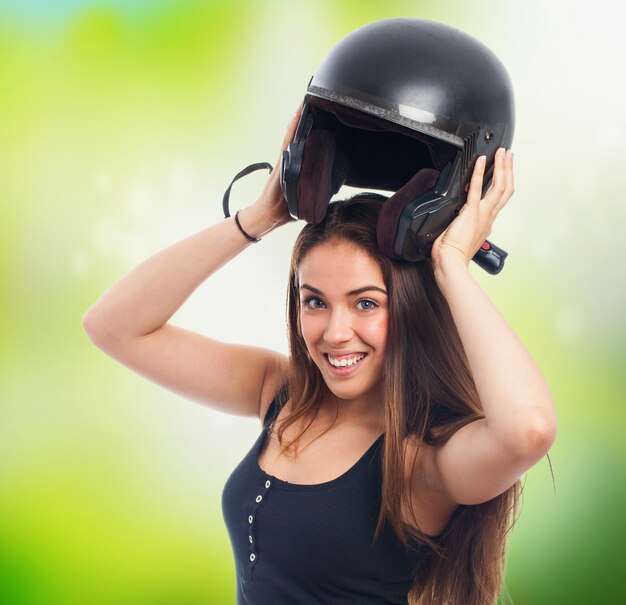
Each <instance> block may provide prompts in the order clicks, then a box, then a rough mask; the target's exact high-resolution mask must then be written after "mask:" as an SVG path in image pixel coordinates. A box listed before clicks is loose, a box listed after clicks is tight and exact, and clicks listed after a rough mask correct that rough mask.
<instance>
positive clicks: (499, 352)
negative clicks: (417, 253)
mask: <svg viewBox="0 0 626 605" xmlns="http://www.w3.org/2000/svg"><path fill="white" fill-rule="evenodd" d="M495 161H496V165H495V171H494V180H493V183H492V185H491V187H490V189H489V190H488V191H487V193H486V194H485V197H484V198H482V199H481V197H480V196H481V189H482V179H483V174H484V169H485V163H484V161H483V160H479V161H477V163H476V167H475V169H474V173H473V176H472V181H471V183H470V190H469V193H468V199H467V203H466V204H465V205H464V206H463V208H462V211H461V213H460V215H459V216H458V217H457V218H456V219H455V221H454V222H453V223H452V224H451V225H450V227H449V228H448V229H447V230H446V231H445V232H444V233H443V234H442V235H441V237H440V238H439V239H438V241H437V242H436V244H435V246H434V248H433V263H434V267H435V277H436V279H437V283H438V285H439V288H440V289H441V291H442V293H443V294H444V296H445V298H446V300H447V302H448V305H449V307H450V311H451V312H452V317H453V318H454V322H455V324H456V327H457V329H458V332H459V334H460V337H461V341H462V343H463V347H464V349H465V353H466V355H467V358H468V361H469V364H470V368H471V371H472V375H473V378H474V381H475V383H476V387H477V389H478V394H479V396H480V400H481V403H482V406H483V410H484V414H485V418H484V419H482V420H478V421H476V422H473V423H471V424H469V425H467V426H465V427H463V428H462V429H460V430H459V431H457V432H456V433H455V434H454V435H453V436H452V437H451V438H450V439H449V441H448V442H447V443H446V444H445V445H443V446H441V447H440V448H438V449H437V450H435V453H434V458H433V460H432V464H433V468H431V469H430V470H431V472H432V473H433V476H434V477H435V478H436V480H437V482H438V483H439V487H440V489H441V491H442V492H443V493H445V494H446V495H447V496H448V498H449V500H450V501H452V502H455V503H458V504H477V503H480V502H485V501H487V500H490V499H491V498H494V497H495V496H497V495H498V494H500V493H502V492H503V491H505V490H506V489H508V488H509V487H510V486H511V485H513V483H515V481H516V480H517V479H519V477H520V476H521V475H522V474H523V473H525V472H526V471H527V470H528V469H529V468H530V467H531V466H533V465H534V464H535V463H536V462H537V461H538V460H540V459H541V458H542V457H543V456H544V455H545V454H546V453H547V451H548V450H549V448H550V446H551V445H552V443H553V441H554V439H555V436H556V413H555V409H554V405H553V403H552V397H551V395H550V392H549V389H548V386H547V385H546V382H545V380H544V378H543V376H542V374H541V372H540V370H539V368H538V367H537V365H536V364H535V362H534V361H533V359H532V358H531V356H530V354H529V353H528V351H527V350H526V348H525V347H524V345H523V344H522V342H521V341H520V340H519V338H518V337H517V335H516V334H515V332H514V331H513V330H512V329H511V327H510V326H509V325H508V323H507V322H506V320H505V319H504V318H503V317H502V315H501V314H500V313H499V312H498V310H497V309H496V307H495V306H494V305H493V303H492V302H491V301H490V300H489V298H488V296H487V295H486V294H485V292H484V291H483V289H482V288H481V287H480V285H479V284H478V282H477V281H476V280H475V279H474V278H473V277H472V275H471V274H470V273H469V271H468V265H469V261H470V260H471V258H472V256H473V255H474V253H475V252H476V251H477V250H478V248H479V246H480V245H481V244H482V242H484V240H485V239H486V238H487V236H488V235H489V232H490V231H491V226H492V224H493V221H494V220H495V217H496V215H497V214H498V212H499V211H500V210H501V209H502V207H503V206H504V205H505V204H506V202H507V201H508V200H509V198H510V197H511V195H512V194H513V157H512V154H511V152H510V151H509V152H506V153H504V149H501V150H499V152H498V154H496V160H495Z"/></svg>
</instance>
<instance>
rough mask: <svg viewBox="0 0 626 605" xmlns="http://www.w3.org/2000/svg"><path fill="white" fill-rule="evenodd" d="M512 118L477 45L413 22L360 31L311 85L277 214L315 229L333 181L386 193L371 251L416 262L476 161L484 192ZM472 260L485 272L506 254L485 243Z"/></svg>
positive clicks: (504, 78)
mask: <svg viewBox="0 0 626 605" xmlns="http://www.w3.org/2000/svg"><path fill="white" fill-rule="evenodd" d="M514 119H515V118H514V101H513V91H512V85H511V81H510V78H509V76H508V74H507V72H506V70H505V68H504V66H503V65H502V63H501V62H500V61H499V60H498V58H497V57H496V56H495V55H494V54H493V53H492V52H491V51H490V50H489V49H488V48H487V47H485V46H484V45H483V44H482V43H481V42H479V41H478V40H476V39H474V38H472V37H471V36H469V35H468V34H465V33H463V32H461V31H459V30H457V29H455V28H453V27H450V26H448V25H444V24H442V23H437V22H434V21H428V20H424V19H414V18H395V19H384V20H381V21H376V22H374V23H370V24H368V25H365V26H363V27H361V28H359V29H357V30H355V31H353V32H352V33H350V34H349V35H348V36H346V37H345V38H343V39H342V40H340V41H339V43H337V44H336V45H335V46H334V47H333V48H332V49H331V51H330V52H329V54H328V55H327V57H326V59H325V60H324V61H323V63H322V65H321V66H320V68H319V70H318V71H317V72H316V74H315V75H314V76H313V77H312V78H311V81H310V83H309V86H308V88H307V94H306V95H305V98H304V103H303V108H302V115H301V117H300V122H299V124H298V127H297V130H296V134H295V138H294V141H293V142H292V143H291V144H290V145H289V147H288V148H287V150H285V151H284V152H283V157H282V163H281V186H282V189H283V193H284V195H285V198H286V200H287V204H288V206H289V212H290V214H291V215H292V216H293V217H294V218H300V219H304V220H306V221H308V222H312V223H318V222H319V221H321V220H322V218H323V217H324V215H325V213H326V208H327V206H328V203H329V201H330V199H331V197H332V196H333V195H334V194H335V193H337V191H338V190H339V189H340V187H341V186H342V185H344V184H346V185H350V186H353V187H365V188H371V189H382V190H386V191H392V192H394V193H393V195H392V196H391V197H390V198H389V199H388V200H387V201H386V202H385V203H384V204H383V206H382V208H381V211H380V215H379V219H378V226H377V236H378V244H379V247H380V248H381V250H382V251H383V252H384V253H386V254H387V255H389V256H391V257H393V258H399V259H404V260H408V261H418V260H422V259H424V258H426V257H428V256H429V255H430V249H431V247H432V244H433V242H434V241H435V239H436V238H437V237H438V236H439V235H440V234H441V233H442V232H443V231H444V230H445V228H446V227H447V226H448V224H449V223H450V222H451V221H452V220H453V219H454V217H455V215H456V213H457V212H458V211H459V209H460V208H461V206H462V205H463V203H464V202H465V197H466V193H465V188H466V186H467V185H468V183H469V181H470V178H471V174H472V170H473V166H474V162H475V160H476V159H477V158H478V157H479V156H480V155H486V156H487V164H486V170H485V178H484V183H483V190H486V189H487V187H488V186H489V184H490V182H491V178H492V175H493V164H494V156H495V152H496V150H497V149H498V148H499V147H510V146H511V142H512V139H513V129H514ZM490 246H491V248H490ZM477 256H478V257H480V258H477V257H475V258H474V260H476V261H477V262H479V264H481V266H483V267H484V268H485V269H487V270H488V271H490V272H492V273H497V272H498V271H499V270H500V268H501V266H502V262H503V261H504V257H505V256H506V253H505V252H504V251H502V250H500V249H499V248H497V247H495V246H493V245H490V244H489V243H488V242H486V244H485V245H484V246H483V248H482V249H481V251H479V255H477ZM481 261H482V262H481Z"/></svg>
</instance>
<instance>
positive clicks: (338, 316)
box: [324, 309, 354, 345]
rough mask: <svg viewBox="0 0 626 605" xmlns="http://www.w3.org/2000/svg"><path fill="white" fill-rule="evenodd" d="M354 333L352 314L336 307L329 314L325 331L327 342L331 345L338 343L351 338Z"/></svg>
mask: <svg viewBox="0 0 626 605" xmlns="http://www.w3.org/2000/svg"><path fill="white" fill-rule="evenodd" d="M353 333H354V332H353V330H352V326H351V323H350V314H349V313H347V312H345V311H343V310H341V309H334V310H333V311H332V312H331V313H330V314H329V317H328V323H327V324H326V330H325V331H324V339H325V340H326V342H327V343H328V344H331V345H337V344H340V343H342V342H346V341H348V340H350V339H351V338H352V336H353Z"/></svg>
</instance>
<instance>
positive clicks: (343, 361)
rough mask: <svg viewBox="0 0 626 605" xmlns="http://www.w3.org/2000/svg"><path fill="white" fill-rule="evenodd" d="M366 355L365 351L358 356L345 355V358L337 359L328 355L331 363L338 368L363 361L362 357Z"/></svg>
mask: <svg viewBox="0 0 626 605" xmlns="http://www.w3.org/2000/svg"><path fill="white" fill-rule="evenodd" d="M364 357H365V354H364V353H363V354H361V355H357V356H356V357H344V358H343V359H335V358H334V357H331V356H330V355H328V361H329V362H330V365H332V366H334V367H336V368H345V367H348V366H353V365H354V364H356V363H359V361H361V359H363V358H364Z"/></svg>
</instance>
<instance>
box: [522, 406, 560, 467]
mask: <svg viewBox="0 0 626 605" xmlns="http://www.w3.org/2000/svg"><path fill="white" fill-rule="evenodd" d="M556 433H557V422H556V413H555V411H554V407H553V406H552V403H551V402H550V405H549V406H546V409H545V410H544V411H541V412H537V413H535V414H534V415H533V416H532V418H530V419H529V420H527V421H526V422H525V423H524V424H523V428H522V429H521V431H520V437H519V440H518V447H519V448H520V450H521V453H523V455H524V456H525V457H531V458H534V459H537V460H539V459H540V458H543V456H545V455H546V454H547V453H548V451H549V450H550V448H551V447H552V445H553V443H554V442H555V440H556Z"/></svg>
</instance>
